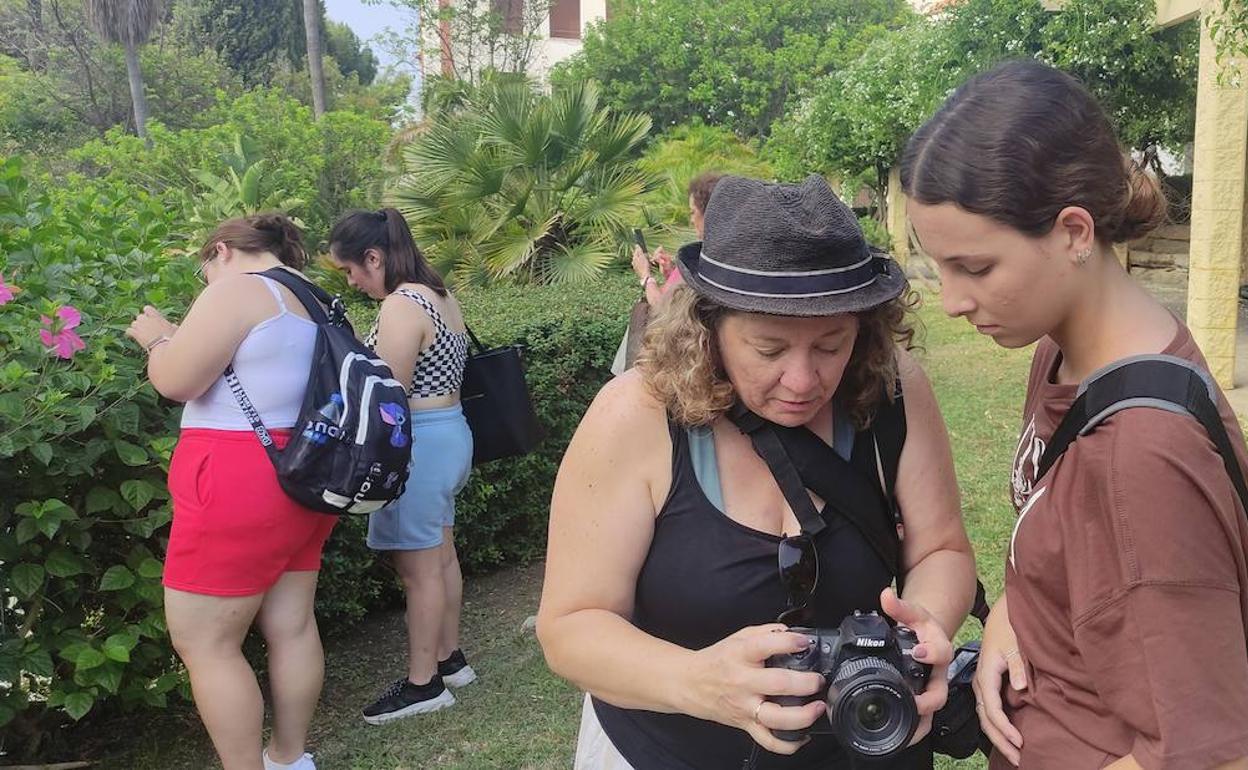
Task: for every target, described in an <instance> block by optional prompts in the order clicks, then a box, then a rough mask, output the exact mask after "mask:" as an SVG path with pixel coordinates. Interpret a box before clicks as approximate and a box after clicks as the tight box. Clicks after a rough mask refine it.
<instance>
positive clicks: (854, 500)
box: [728, 383, 990, 624]
mask: <svg viewBox="0 0 1248 770" xmlns="http://www.w3.org/2000/svg"><path fill="white" fill-rule="evenodd" d="M728 417H729V419H730V420H732V422H733V424H735V425H736V426H737V427H738V428H739V429H740V430H741V432H742V433H745V434H746V435H748V436H749V437H750V441H751V443H752V444H753V445H754V451H756V452H757V453H758V455H759V456H760V457H762V458H763V460H764V461H765V462H766V463H767V467H768V468H770V469H771V473H772V475H773V476H774V477H775V478H776V483H777V484H778V485H779V486H780V491H781V492H783V493H784V497H785V500H786V501H787V502H788V503H789V507H791V508H792V509H793V514H794V516H796V517H797V520H798V523H799V524H801V526H802V531H803V532H805V533H806V534H808V535H814V534H815V533H816V532H819V531H820V530H822V529H823V528H824V527H825V526H826V522H825V521H824V519H823V517H822V516H821V515H820V514H818V513H817V512H815V509H814V504H813V503H812V502H811V501H810V495H808V494H807V493H806V490H807V489H809V490H811V491H813V492H814V493H815V494H817V495H819V497H821V498H822V499H823V500H824V503H825V510H827V509H831V510H833V511H835V512H836V513H838V514H840V515H841V516H843V517H844V518H845V519H847V520H848V521H849V522H850V523H852V524H853V525H854V526H855V527H856V528H857V529H858V531H859V532H860V533H861V534H862V536H863V538H864V539H865V540H866V541H867V543H868V544H869V545H870V546H871V549H872V550H873V551H875V553H876V555H878V556H879V558H880V559H881V561H883V562H884V564H885V565H886V566H887V567H888V569H889V571H890V572H891V574H892V575H893V576H894V577H895V578H896V580H897V593H898V594H900V593H901V592H902V591H903V590H904V589H905V580H906V579H905V570H904V569H903V565H902V562H901V540H900V539H899V536H898V530H897V526H898V525H900V524H901V523H902V517H901V511H900V509H899V508H898V506H897V500H896V494H895V490H896V483H897V468H898V464H899V460H900V457H901V450H902V447H903V446H904V444H905V440H906V411H905V402H904V399H903V398H902V394H901V386H900V383H898V384H897V385H896V386H895V393H894V394H893V397H892V398H891V399H890V400H889V401H888V402H887V403H886V404H885V405H884V406H882V407H881V408H880V409H878V410H877V412H876V417H875V421H874V422H873V423H872V426H871V429H870V430H868V431H862V432H859V433H858V435H857V437H856V438H855V447H854V452H855V454H856V455H857V454H859V453H863V454H864V455H866V454H867V453H870V456H871V457H872V458H873V460H874V463H873V467H876V468H878V475H879V484H880V485H879V487H878V488H877V487H876V485H875V484H874V483H873V480H872V479H870V474H868V473H866V472H865V471H864V470H862V469H859V468H858V467H855V465H854V464H852V463H851V462H848V461H846V460H845V459H844V458H843V457H841V456H840V455H839V454H838V453H837V452H836V450H835V449H833V448H832V447H830V446H828V444H827V443H826V442H825V441H824V440H823V439H821V438H819V436H818V435H816V434H815V433H814V432H812V431H811V430H810V429H809V428H806V427H804V426H803V427H797V428H789V427H785V426H782V425H777V424H775V423H773V422H769V421H768V420H765V419H763V418H762V417H759V416H758V415H757V414H754V413H753V412H751V411H750V410H749V409H747V408H746V407H745V406H744V405H743V404H741V403H740V402H737V403H736V404H735V405H734V406H733V408H732V409H731V410H730V411H729V413H728ZM863 442H866V443H863ZM812 518H813V521H811V522H809V523H808V519H812ZM989 609H990V607H989V605H988V598H987V594H986V592H985V590H984V584H983V583H982V582H981V581H979V580H976V581H975V599H974V603H973V605H972V607H971V615H973V616H974V617H975V618H977V619H978V620H979V622H980V623H981V624H983V623H984V622H986V621H987V618H988V612H989Z"/></svg>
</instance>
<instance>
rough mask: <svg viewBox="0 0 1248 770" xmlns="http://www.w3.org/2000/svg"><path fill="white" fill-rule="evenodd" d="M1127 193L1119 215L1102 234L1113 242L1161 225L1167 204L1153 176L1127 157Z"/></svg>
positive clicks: (1159, 184)
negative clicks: (1113, 223)
mask: <svg viewBox="0 0 1248 770" xmlns="http://www.w3.org/2000/svg"><path fill="white" fill-rule="evenodd" d="M1126 170H1127V193H1126V195H1125V196H1124V198H1123V202H1122V209H1121V211H1122V214H1121V216H1120V218H1119V220H1118V222H1117V223H1116V225H1114V226H1110V227H1109V228H1108V230H1109V232H1107V233H1106V234H1105V235H1106V237H1107V238H1108V239H1109V240H1110V241H1112V242H1113V243H1121V242H1124V241H1133V240H1135V239H1137V238H1143V237H1144V236H1145V235H1148V234H1149V233H1151V232H1152V231H1153V230H1156V229H1157V228H1158V227H1161V226H1162V225H1163V224H1165V221H1166V216H1167V213H1168V210H1169V206H1168V204H1167V203H1166V194H1165V192H1163V191H1162V189H1161V183H1160V182H1159V181H1157V177H1156V176H1154V175H1153V174H1152V173H1151V172H1149V171H1148V170H1147V169H1145V168H1144V167H1143V166H1142V165H1141V164H1140V163H1138V162H1136V161H1135V160H1132V159H1130V158H1128V159H1127V160H1126Z"/></svg>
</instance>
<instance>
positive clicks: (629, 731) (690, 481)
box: [593, 424, 932, 770]
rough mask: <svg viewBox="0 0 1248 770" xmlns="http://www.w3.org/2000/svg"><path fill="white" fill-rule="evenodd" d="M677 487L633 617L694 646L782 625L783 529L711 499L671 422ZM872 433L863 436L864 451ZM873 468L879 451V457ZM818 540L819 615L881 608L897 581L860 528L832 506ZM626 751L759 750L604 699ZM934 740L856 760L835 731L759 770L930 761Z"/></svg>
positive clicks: (661, 517)
mask: <svg viewBox="0 0 1248 770" xmlns="http://www.w3.org/2000/svg"><path fill="white" fill-rule="evenodd" d="M669 431H670V432H671V436H672V486H671V490H670V492H669V493H668V496H667V500H666V501H664V503H663V507H662V508H661V509H660V511H659V514H658V516H657V517H656V519H655V524H654V538H653V540H652V541H651V543H650V551H649V553H648V555H647V556H646V560H645V562H644V563H643V564H642V567H641V572H640V573H639V574H638V576H637V594H636V600H635V605H634V606H635V609H634V616H633V619H632V620H633V624H634V625H636V626H637V627H638V628H639V629H641V630H642V631H645V632H646V633H648V634H651V635H652V636H655V637H658V638H660V639H664V640H667V641H669V642H672V643H674V644H678V645H680V646H682V647H685V648H688V649H693V650H696V649H701V648H703V647H707V646H709V645H711V644H714V643H715V642H718V641H719V640H721V639H723V638H724V637H727V636H730V635H732V634H734V633H736V632H737V631H739V630H741V629H742V628H744V627H746V626H754V625H763V624H766V623H774V622H775V621H776V617H777V616H778V615H779V614H780V613H781V612H782V611H783V610H784V609H785V601H786V595H785V591H784V588H783V587H782V586H781V585H780V578H779V574H778V566H777V549H778V548H779V544H780V538H779V537H777V536H775V535H772V534H769V533H766V532H760V531H758V530H755V529H751V528H749V527H746V526H745V525H743V524H740V523H738V522H737V521H734V520H733V519H731V518H729V517H728V516H727V515H726V514H724V513H723V512H722V511H720V510H719V509H717V508H716V507H715V506H714V505H712V504H711V502H710V500H708V499H707V496H706V494H705V493H704V492H703V490H702V487H701V485H700V484H699V483H698V479H697V478H696V476H695V475H694V469H693V463H692V462H691V459H690V452H689V438H688V435H687V434H686V431H685V429H684V428H682V427H680V426H678V425H675V424H669ZM862 443H863V442H861V441H855V451H854V454H855V455H858V454H859V448H860V446H861V445H862ZM871 467H874V460H872V466H871ZM823 515H824V518H825V520H826V521H827V523H828V526H827V527H826V528H825V529H824V530H823V531H822V532H820V533H819V534H818V535H817V536H816V537H815V545H816V548H817V549H818V552H819V583H818V586H817V587H816V589H815V595H814V597H813V601H812V604H811V607H812V610H813V613H814V622H815V624H816V625H818V626H820V627H831V628H835V627H836V626H838V625H839V624H840V622H841V619H842V618H844V617H845V616H846V615H848V614H850V613H852V612H853V611H854V610H856V609H858V610H864V611H865V610H876V611H879V610H880V591H882V590H883V589H884V587H885V586H888V585H890V584H891V583H892V576H891V575H890V574H889V570H888V568H887V567H886V566H885V564H884V563H883V561H881V560H880V558H879V557H878V556H877V555H876V554H875V552H874V551H873V550H872V549H871V546H870V545H869V544H868V543H867V541H866V540H865V539H864V538H863V537H862V535H861V534H859V532H858V530H857V528H856V527H854V526H853V525H852V524H851V523H850V522H848V521H847V520H845V519H844V518H843V517H841V516H839V515H837V514H836V513H834V512H832V511H828V510H825V511H824V512H823ZM593 706H594V711H595V713H596V714H597V716H598V721H599V722H600V723H601V724H602V728H603V731H604V732H606V734H607V736H608V737H609V738H610V739H611V742H612V744H614V745H615V748H616V749H617V750H618V751H619V752H620V754H622V755H623V756H624V758H625V759H627V760H628V762H629V764H631V765H632V766H633V767H634V768H635V769H636V770H741V768H742V766H743V765H744V763H745V761H746V760H747V759H748V758H749V757H750V755H751V752H752V751H753V748H754V740H753V739H752V738H751V737H750V736H749V734H748V733H746V732H744V731H742V730H738V729H736V728H732V727H727V726H725V725H721V724H718V723H716V722H710V721H707V720H702V719H696V718H694V717H691V716H687V715H684V714H660V713H657V712H653V711H641V710H635V709H621V708H617V707H615V706H612V705H610V704H609V703H605V702H603V701H601V700H598V699H597V698H594V699H593ZM925 744H926V741H925V742H924V743H922V744H920V745H918V746H915V747H914V748H913V749H911V750H909V751H907V752H905V753H903V754H902V755H901V757H899V758H896V759H894V760H892V761H888V762H870V763H869V764H868V763H855V762H852V761H851V759H850V758H849V757H848V756H847V755H846V754H845V753H844V752H843V751H842V750H841V748H840V746H839V745H838V744H837V742H836V739H835V738H834V737H833V736H831V735H817V736H814V740H812V741H811V742H810V743H809V744H807V745H806V746H805V747H803V748H802V749H801V750H799V751H798V752H797V753H795V754H793V755H791V756H781V755H778V754H772V753H770V752H768V751H764V750H763V749H759V750H758V754H757V757H756V759H755V765H754V766H755V767H756V768H759V770H781V769H782V770H815V768H819V770H849V768H855V767H859V766H861V767H863V768H870V770H926V769H927V768H931V766H932V760H931V752H930V750H928V749H927V748H926V745H925Z"/></svg>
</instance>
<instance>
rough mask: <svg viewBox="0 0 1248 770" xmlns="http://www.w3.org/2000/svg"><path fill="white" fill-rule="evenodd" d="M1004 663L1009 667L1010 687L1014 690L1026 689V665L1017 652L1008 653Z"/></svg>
mask: <svg viewBox="0 0 1248 770" xmlns="http://www.w3.org/2000/svg"><path fill="white" fill-rule="evenodd" d="M1005 662H1006V664H1007V665H1008V666H1009V667H1010V687H1013V688H1014V689H1015V690H1026V689H1027V664H1026V662H1025V661H1024V660H1023V656H1022V655H1021V654H1020V653H1019V651H1018V650H1014V651H1012V652H1008V653H1006V655H1005Z"/></svg>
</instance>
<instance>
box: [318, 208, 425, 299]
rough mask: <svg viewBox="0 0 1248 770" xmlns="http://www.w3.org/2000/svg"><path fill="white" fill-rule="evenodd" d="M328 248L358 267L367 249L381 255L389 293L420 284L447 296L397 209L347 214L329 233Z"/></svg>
mask: <svg viewBox="0 0 1248 770" xmlns="http://www.w3.org/2000/svg"><path fill="white" fill-rule="evenodd" d="M329 248H330V251H332V252H333V254H334V256H335V257H337V258H338V259H340V260H342V261H344V262H352V263H354V264H357V265H360V264H363V263H364V253H365V252H366V251H368V250H369V249H376V250H377V251H379V252H381V254H382V260H383V264H384V266H385V270H386V291H388V292H389V291H394V290H395V289H396V288H397V287H398V286H399V285H400V284H404V283H420V284H424V285H425V286H428V287H429V288H431V289H433V290H434V291H436V292H437V293H438V295H439V296H442V297H445V296H446V283H445V282H444V281H443V280H442V276H441V275H439V274H438V271H437V270H434V269H433V266H432V265H430V264H429V262H428V260H426V259H425V255H424V254H421V253H420V249H419V248H418V247H417V246H416V241H415V240H413V238H412V231H411V229H410V228H408V226H407V220H406V219H404V218H403V215H402V214H401V213H400V212H399V210H398V209H393V208H384V209H381V210H380V211H352V212H350V213H348V214H347V215H345V216H344V217H343V218H342V219H339V220H338V222H337V223H336V224H335V225H334V229H333V230H331V231H330V233H329Z"/></svg>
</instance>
